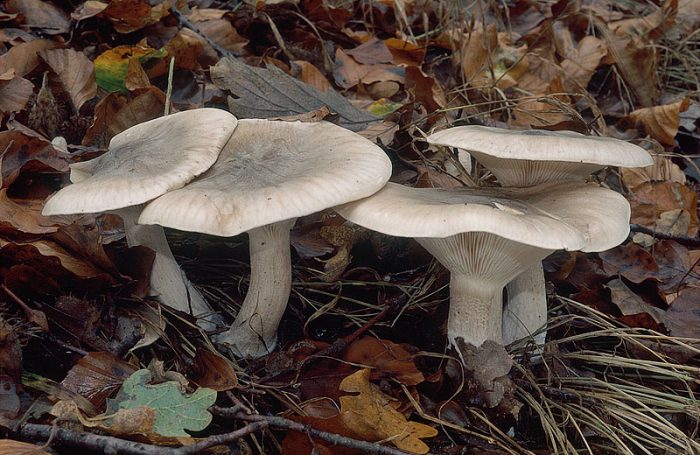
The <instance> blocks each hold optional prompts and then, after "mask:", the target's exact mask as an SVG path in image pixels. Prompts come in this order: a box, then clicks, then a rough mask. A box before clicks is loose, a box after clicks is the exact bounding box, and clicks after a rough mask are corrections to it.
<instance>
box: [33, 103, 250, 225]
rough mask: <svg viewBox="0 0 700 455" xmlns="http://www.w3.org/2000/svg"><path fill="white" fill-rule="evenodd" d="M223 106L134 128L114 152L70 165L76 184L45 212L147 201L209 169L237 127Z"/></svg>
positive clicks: (85, 210)
mask: <svg viewBox="0 0 700 455" xmlns="http://www.w3.org/2000/svg"><path fill="white" fill-rule="evenodd" d="M237 123H238V121H237V120H236V117H234V116H233V115H231V114H230V113H228V112H226V111H223V110H221V109H209V108H207V109H194V110H190V111H184V112H179V113H177V114H172V115H169V116H166V117H160V118H157V119H154V120H150V121H148V122H144V123H140V124H138V125H136V126H133V127H131V128H129V129H127V130H125V131H123V132H121V133H119V134H117V135H116V136H114V137H113V138H112V140H111V141H110V143H109V151H108V152H107V153H105V154H104V155H102V156H100V157H98V158H95V159H93V160H90V161H85V162H82V163H77V164H73V165H71V181H72V182H73V185H69V186H67V187H65V188H63V189H62V190H61V191H59V192H58V193H56V194H55V195H54V196H53V197H51V198H50V199H49V200H48V202H47V203H46V205H45V207H44V210H43V214H44V215H66V214H73V213H96V212H102V211H107V210H114V209H120V208H123V207H128V206H132V205H137V204H142V203H144V202H147V201H150V200H151V199H153V198H156V197H158V196H160V195H161V194H163V193H166V192H168V191H170V190H173V189H176V188H180V187H182V186H183V185H185V184H186V183H187V182H189V181H190V180H192V179H193V178H194V177H196V176H197V175H199V174H201V173H202V172H204V171H206V170H207V169H209V167H210V166H211V165H212V164H213V163H214V162H215V161H216V159H217V157H218V156H219V152H220V151H221V149H222V148H223V146H224V144H226V141H228V139H229V137H231V134H232V133H233V131H234V130H235V128H236V125H237Z"/></svg>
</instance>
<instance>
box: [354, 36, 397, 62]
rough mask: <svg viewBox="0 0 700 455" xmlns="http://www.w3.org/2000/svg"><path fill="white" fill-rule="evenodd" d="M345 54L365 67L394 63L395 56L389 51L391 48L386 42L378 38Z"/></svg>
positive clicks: (371, 39)
mask: <svg viewBox="0 0 700 455" xmlns="http://www.w3.org/2000/svg"><path fill="white" fill-rule="evenodd" d="M345 53H346V54H348V55H350V56H352V57H353V58H354V59H355V60H356V61H357V62H358V63H362V64H364V65H374V64H377V63H394V56H393V55H392V54H391V52H390V51H389V48H388V47H387V46H386V44H385V42H384V41H381V40H380V39H378V38H370V39H369V40H367V41H365V42H364V43H362V44H360V45H359V46H357V47H355V48H353V49H350V50H349V51H345Z"/></svg>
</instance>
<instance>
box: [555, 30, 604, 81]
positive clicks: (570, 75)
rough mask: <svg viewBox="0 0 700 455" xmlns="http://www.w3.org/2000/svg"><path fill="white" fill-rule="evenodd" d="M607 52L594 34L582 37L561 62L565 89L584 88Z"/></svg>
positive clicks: (601, 41) (602, 42)
mask: <svg viewBox="0 0 700 455" xmlns="http://www.w3.org/2000/svg"><path fill="white" fill-rule="evenodd" d="M607 52H608V49H607V47H606V46H605V42H604V41H603V40H601V39H599V38H596V37H594V36H585V37H583V39H582V40H581V41H579V43H578V46H576V48H575V49H573V51H572V52H571V54H570V55H567V58H566V59H565V60H563V61H562V62H561V68H562V70H563V72H564V86H565V87H566V89H567V91H571V92H574V93H578V92H580V91H581V89H584V90H585V89H586V87H588V83H589V82H590V80H591V77H592V76H593V73H595V70H596V69H597V68H598V65H599V64H600V61H601V60H602V59H603V57H605V55H606V54H607Z"/></svg>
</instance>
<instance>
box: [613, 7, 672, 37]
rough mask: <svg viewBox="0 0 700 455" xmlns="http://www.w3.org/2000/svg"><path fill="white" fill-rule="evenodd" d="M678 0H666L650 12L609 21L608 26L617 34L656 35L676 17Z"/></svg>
mask: <svg viewBox="0 0 700 455" xmlns="http://www.w3.org/2000/svg"><path fill="white" fill-rule="evenodd" d="M677 12H678V0H666V1H665V2H664V4H663V5H662V6H661V7H660V8H658V9H657V10H656V11H654V12H653V13H651V14H647V15H646V16H642V17H633V18H631V19H623V20H620V21H615V22H610V23H609V24H608V27H609V28H610V30H612V31H613V32H615V33H616V34H617V35H620V36H624V35H628V36H635V35H637V36H649V35H651V36H652V37H658V36H660V35H661V34H662V33H663V32H664V31H665V30H666V29H667V28H668V27H670V26H671V25H672V24H673V22H674V21H675V19H676V13H677Z"/></svg>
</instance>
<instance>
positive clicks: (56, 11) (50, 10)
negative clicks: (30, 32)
mask: <svg viewBox="0 0 700 455" xmlns="http://www.w3.org/2000/svg"><path fill="white" fill-rule="evenodd" d="M5 8H7V10H8V11H9V12H11V13H20V14H21V15H22V16H24V23H25V24H26V25H27V26H29V27H31V28H38V29H41V31H42V32H44V33H46V34H49V35H59V34H61V33H66V32H68V30H69V27H70V21H69V20H68V15H67V14H66V13H65V12H64V11H63V10H62V9H60V8H57V7H56V6H54V5H52V4H51V3H50V2H46V1H42V0H8V1H7V2H5Z"/></svg>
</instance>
